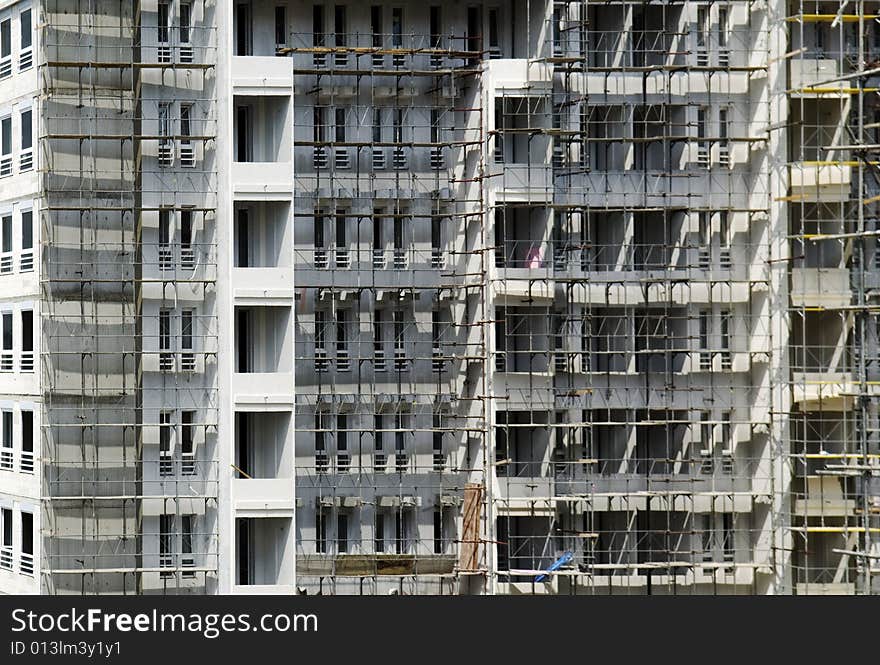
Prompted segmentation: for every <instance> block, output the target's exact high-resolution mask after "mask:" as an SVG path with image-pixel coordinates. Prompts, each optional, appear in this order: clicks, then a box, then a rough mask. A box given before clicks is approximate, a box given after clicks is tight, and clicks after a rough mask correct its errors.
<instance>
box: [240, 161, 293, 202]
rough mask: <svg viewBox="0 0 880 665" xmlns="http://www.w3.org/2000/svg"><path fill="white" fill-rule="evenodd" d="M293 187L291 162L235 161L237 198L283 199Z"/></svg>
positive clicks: (288, 197) (286, 198) (288, 196)
mask: <svg viewBox="0 0 880 665" xmlns="http://www.w3.org/2000/svg"><path fill="white" fill-rule="evenodd" d="M292 189H293V165H292V164H291V163H290V162H234V163H233V164H232V191H233V194H234V196H235V198H237V199H245V198H247V199H257V200H266V201H283V200H289V199H290V196H291V194H290V192H291V190H292Z"/></svg>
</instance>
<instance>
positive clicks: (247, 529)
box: [233, 480, 295, 593]
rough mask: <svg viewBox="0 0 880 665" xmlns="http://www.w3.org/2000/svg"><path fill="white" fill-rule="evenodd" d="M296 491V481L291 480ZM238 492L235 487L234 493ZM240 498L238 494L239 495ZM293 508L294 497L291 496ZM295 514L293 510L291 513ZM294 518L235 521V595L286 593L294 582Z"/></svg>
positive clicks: (239, 519) (289, 482) (239, 518)
mask: <svg viewBox="0 0 880 665" xmlns="http://www.w3.org/2000/svg"><path fill="white" fill-rule="evenodd" d="M287 482H288V484H289V485H290V487H291V490H292V488H293V482H292V481H290V480H288V481H287ZM236 489H238V488H237V487H233V491H235V490H236ZM235 496H236V497H237V496H238V495H237V494H235ZM291 505H292V494H291ZM290 514H291V515H292V514H293V513H292V510H291V513H290ZM293 556H294V544H293V519H292V517H262V518H256V517H241V516H238V517H237V518H236V520H235V569H234V570H235V583H236V586H235V588H234V589H233V591H234V592H235V593H284V592H289V591H290V585H292V584H293V580H294V571H295V563H294V558H293Z"/></svg>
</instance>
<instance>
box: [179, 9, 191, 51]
mask: <svg viewBox="0 0 880 665" xmlns="http://www.w3.org/2000/svg"><path fill="white" fill-rule="evenodd" d="M191 22H192V7H191V6H190V5H188V4H182V5H180V43H181V44H188V43H189V28H190V24H191Z"/></svg>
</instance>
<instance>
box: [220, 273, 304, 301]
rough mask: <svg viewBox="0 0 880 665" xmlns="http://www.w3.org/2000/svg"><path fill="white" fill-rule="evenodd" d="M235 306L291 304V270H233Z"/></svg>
mask: <svg viewBox="0 0 880 665" xmlns="http://www.w3.org/2000/svg"><path fill="white" fill-rule="evenodd" d="M232 281H233V285H234V286H233V296H234V298H235V304H236V305H287V306H290V305H292V304H293V268H292V267H284V268H282V267H275V268H233V269H232Z"/></svg>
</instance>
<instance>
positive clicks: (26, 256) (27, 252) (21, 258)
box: [13, 202, 37, 272]
mask: <svg viewBox="0 0 880 665" xmlns="http://www.w3.org/2000/svg"><path fill="white" fill-rule="evenodd" d="M28 213H30V216H31V233H30V247H25V246H24V241H25V233H24V217H25V215H26V214H28ZM35 215H36V212H35V210H34V207H33V203H31V202H27V203H25V204H19V206H18V215H14V216H13V217H14V218H15V217H17V218H18V229H19V233H18V234H17V235H18V249H19V255H18V269H19V272H32V271H33V270H34V247H35V245H36V243H37V239H36V238H35V237H34V236H35V233H36V228H37V227H36V224H35V223H34V222H35ZM13 224H15V219H13Z"/></svg>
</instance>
